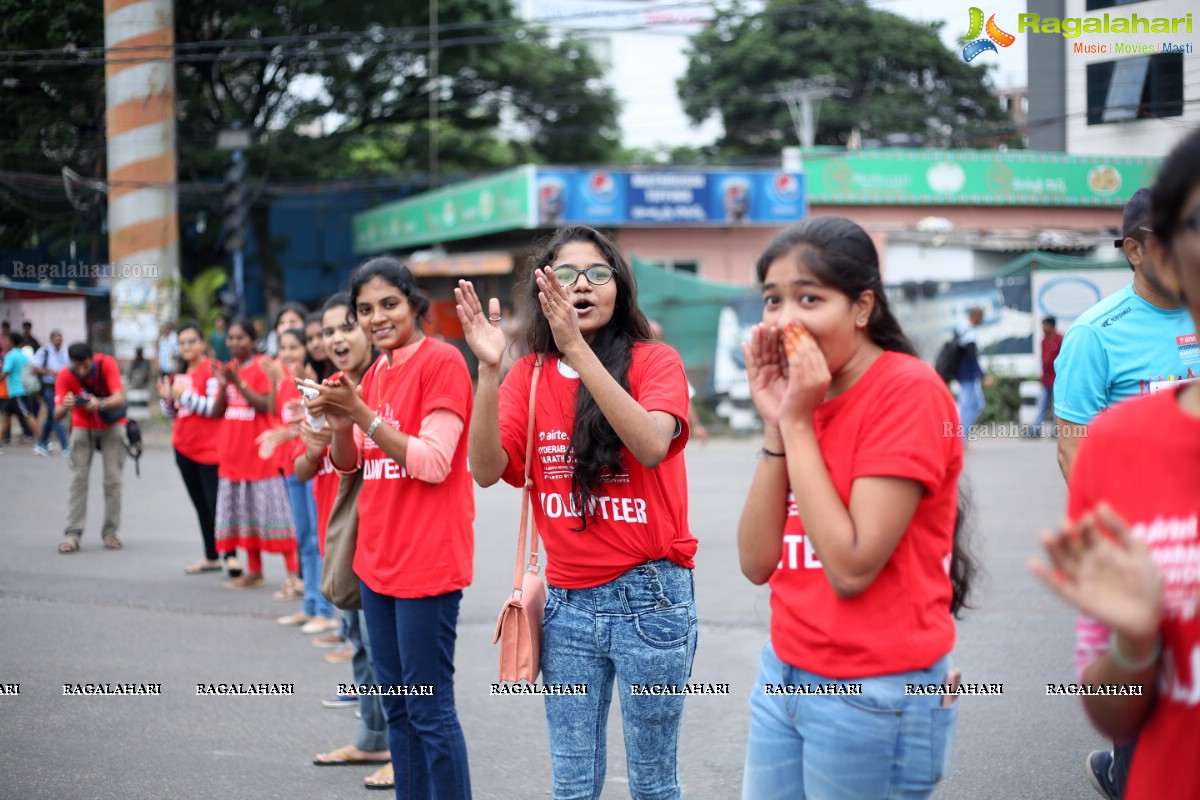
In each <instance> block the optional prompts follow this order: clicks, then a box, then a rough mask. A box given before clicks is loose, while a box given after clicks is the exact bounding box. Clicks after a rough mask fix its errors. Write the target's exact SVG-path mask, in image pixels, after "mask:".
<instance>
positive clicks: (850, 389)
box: [738, 217, 982, 800]
mask: <svg viewBox="0 0 1200 800" xmlns="http://www.w3.org/2000/svg"><path fill="white" fill-rule="evenodd" d="M757 270H758V277H759V280H760V281H761V282H762V287H763V289H762V292H763V321H762V323H761V324H760V325H757V326H755V328H754V330H753V333H752V339H751V342H750V343H749V344H747V345H743V351H744V353H745V356H746V365H747V373H748V377H749V381H750V392H751V396H752V397H753V399H754V403H755V405H756V406H757V408H758V411H759V414H760V416H761V417H762V419H763V424H764V428H765V432H764V440H763V448H762V454H761V458H760V460H759V463H758V467H757V469H756V470H755V472H754V478H753V481H752V483H751V486H750V494H749V497H747V499H746V505H745V508H744V509H743V511H742V517H741V521H740V522H739V524H738V553H739V556H740V561H741V567H742V572H743V573H744V574H745V575H746V577H747V578H749V579H750V581H751V582H752V583H754V584H756V585H759V584H763V583H768V582H769V583H770V586H771V636H770V640H769V641H768V642H767V644H766V646H765V647H764V648H763V652H762V662H761V668H760V671H759V675H758V680H757V681H756V682H755V686H754V689H753V691H752V693H751V697H750V709H751V720H750V735H749V742H748V745H747V750H746V768H745V772H744V779H743V784H742V787H743V788H742V797H743V798H744V800H785V798H786V799H788V800H790V799H791V798H797V797H799V798H804V797H814V798H838V800H880V798H899V797H904V798H922V797H929V796H930V795H931V794H932V792H933V790H934V788H935V787H936V786H937V784H938V782H939V781H941V779H942V777H943V776H944V775H945V774H946V771H947V766H948V763H949V760H950V746H951V743H952V741H953V731H954V725H955V719H956V717H957V713H958V708H957V706H956V705H954V703H953V699H954V698H953V697H952V696H951V697H947V698H943V697H941V696H938V695H911V696H910V695H909V694H908V693H907V692H906V686H908V685H911V684H921V685H925V684H937V685H945V684H949V683H952V682H953V677H952V676H951V663H950V652H951V650H952V649H953V647H954V640H955V624H954V615H955V613H956V612H957V611H958V610H959V609H960V608H962V607H963V605H964V603H965V599H966V596H967V593H968V591H969V588H970V577H971V574H972V572H973V571H974V566H973V564H972V562H971V559H970V557H969V556H968V555H967V554H966V551H965V548H964V546H963V541H962V535H961V527H962V522H963V517H962V513H961V511H960V507H959V494H958V479H959V475H960V473H961V471H962V463H963V453H962V440H961V439H960V438H959V437H958V436H955V435H953V433H952V431H953V430H954V423H955V421H956V414H955V410H954V405H953V400H952V399H951V397H950V393H949V392H948V391H947V390H946V386H945V383H944V382H943V381H942V380H941V378H939V377H938V375H937V373H935V372H934V371H933V369H932V368H931V367H930V366H929V365H928V364H926V363H925V362H923V361H921V360H920V359H919V358H917V356H916V353H915V350H914V348H913V346H912V344H911V343H910V342H909V341H908V339H907V337H906V336H905V335H904V332H903V331H902V330H901V329H900V325H899V323H898V322H897V321H896V319H895V317H894V316H893V314H892V312H891V309H890V308H889V306H888V301H887V295H886V294H885V293H884V290H883V283H882V280H881V277H880V273H879V257H878V254H877V253H876V250H875V246H874V244H873V243H872V242H871V237H870V236H869V235H868V234H867V233H866V231H864V230H863V229H862V228H861V227H859V226H858V225H856V224H855V223H853V222H851V221H850V220H848V219H844V218H841V217H813V218H809V219H806V220H804V221H803V222H799V223H796V224H794V225H792V226H790V227H788V228H786V229H785V230H784V231H782V232H781V233H780V234H778V235H777V236H776V237H775V239H774V240H773V241H772V242H771V244H770V245H769V246H768V247H767V249H766V251H765V252H764V253H763V254H762V256H760V257H759V259H758V264H757ZM981 318H982V314H981V313H979V314H977V315H973V319H974V322H973V323H972V324H974V325H977V324H978V322H979V319H981ZM847 682H849V683H850V684H851V685H852V686H854V687H858V686H861V695H858V694H857V693H856V696H854V697H852V698H850V697H841V696H812V697H804V696H790V695H787V694H784V693H782V692H780V693H778V694H768V692H767V688H768V687H772V686H779V685H785V686H787V685H791V686H803V685H814V686H817V685H822V684H831V683H836V684H839V685H845V684H846V683H847ZM946 701H949V702H946Z"/></svg>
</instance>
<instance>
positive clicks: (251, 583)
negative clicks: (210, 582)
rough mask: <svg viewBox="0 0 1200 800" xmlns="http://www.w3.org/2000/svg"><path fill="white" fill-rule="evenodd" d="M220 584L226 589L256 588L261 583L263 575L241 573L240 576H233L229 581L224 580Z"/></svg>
mask: <svg viewBox="0 0 1200 800" xmlns="http://www.w3.org/2000/svg"><path fill="white" fill-rule="evenodd" d="M221 585H222V586H224V587H225V588H226V589H257V588H258V587H259V586H262V585H263V577H262V575H259V576H257V577H253V576H250V575H243V576H242V577H240V578H234V579H233V580H231V581H225V582H224V583H222V584H221Z"/></svg>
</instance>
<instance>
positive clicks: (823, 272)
mask: <svg viewBox="0 0 1200 800" xmlns="http://www.w3.org/2000/svg"><path fill="white" fill-rule="evenodd" d="M785 257H792V258H796V259H799V260H802V261H803V262H804V264H805V266H807V267H808V268H809V269H810V270H811V271H812V273H813V274H814V275H816V277H817V279H818V280H820V281H821V283H823V284H825V285H826V286H828V287H830V288H831V289H836V290H838V291H840V292H842V293H843V294H844V295H846V296H847V297H849V298H850V302H852V303H853V302H854V301H856V300H858V298H859V297H861V296H862V293H863V292H865V291H867V290H870V291H871V293H872V294H874V296H875V305H874V307H873V308H872V309H871V317H870V319H869V320H868V321H867V335H868V336H869V337H870V338H871V341H873V342H874V343H875V344H877V345H878V346H879V347H881V348H882V349H884V350H892V351H894V352H897V353H905V354H907V355H910V356H915V355H916V354H917V351H916V348H914V347H913V345H912V342H910V341H909V339H908V337H907V336H905V335H904V331H903V329H901V327H900V323H899V322H898V321H897V320H896V317H895V315H894V314H892V309H891V307H890V306H889V305H888V300H887V295H886V294H885V293H884V291H883V277H882V275H881V274H880V272H879V253H878V251H877V250H876V249H875V244H874V242H872V241H871V237H870V236H868V235H867V232H866V231H864V230H863V229H862V228H861V227H860V226H859V225H858V224H856V223H854V222H852V221H850V220H848V219H846V218H845V217H809V218H808V219H805V220H801V221H800V222H796V223H793V224H792V225H789V226H788V227H787V228H784V229H783V230H782V231H780V232H779V233H778V234H776V236H775V238H774V239H772V240H771V243H770V244H769V245H767V249H766V250H765V251H763V254H762V255H761V256H759V259H758V263H757V265H756V270H757V272H758V280H759V283H762V282H763V281H765V280H766V277H767V270H768V269H770V267H771V265H772V264H773V263H775V262H776V261H777V260H779V259H780V258H785ZM972 516H973V515H972V514H971V501H970V498H969V496H968V494H967V492H966V490H965V489H964V488H963V487H962V485H961V484H960V485H959V487H958V512H957V514H955V518H954V537H953V547H952V549H951V554H950V586H951V589H952V595H951V599H950V613H951V614H953V615H954V616H958V615H959V613H960V612H961V611H962V610H963V609H965V608H970V607H971V606H970V605H969V604H968V602H967V600H968V597H969V595H970V592H971V584H972V583H973V582H974V579H975V575H976V573H977V572H978V570H979V567H978V566H977V564H976V560H975V556H974V554H973V553H972V552H971V542H970V538H971V528H970V522H971V518H972Z"/></svg>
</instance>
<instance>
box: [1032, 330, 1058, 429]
mask: <svg viewBox="0 0 1200 800" xmlns="http://www.w3.org/2000/svg"><path fill="white" fill-rule="evenodd" d="M1062 339H1063V337H1062V334H1061V333H1059V332H1058V320H1056V319H1055V318H1054V317H1046V318H1045V319H1043V320H1042V379H1041V382H1040V385H1041V391H1040V393H1039V394H1038V404H1037V411H1035V412H1034V415H1033V435H1034V437H1035V438H1039V439H1040V438H1041V436H1042V422H1044V421H1045V419H1046V415H1047V414H1049V413H1051V412H1053V410H1054V359H1056V358H1058V351H1059V350H1061V349H1062Z"/></svg>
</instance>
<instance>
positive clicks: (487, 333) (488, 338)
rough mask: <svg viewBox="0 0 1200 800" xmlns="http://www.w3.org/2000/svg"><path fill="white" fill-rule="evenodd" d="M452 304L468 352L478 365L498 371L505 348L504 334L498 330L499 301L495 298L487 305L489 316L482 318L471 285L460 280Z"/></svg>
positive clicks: (485, 315) (482, 314) (478, 303)
mask: <svg viewBox="0 0 1200 800" xmlns="http://www.w3.org/2000/svg"><path fill="white" fill-rule="evenodd" d="M454 300H455V303H456V304H455V306H454V310H455V311H456V312H457V313H458V321H459V322H460V323H461V324H462V327H463V336H464V337H466V340H467V346H468V347H470V348H471V352H472V353H474V354H475V357H476V358H478V359H479V363H480V364H485V365H487V366H489V367H499V366H500V360H501V358H503V356H504V348H505V347H506V346H507V341H506V339H505V337H504V331H503V330H501V329H500V301H499V300H497V299H496V298H495V297H493V298H492V299H491V300H490V301H488V313H487V314H484V313H483V304H482V303H481V302H480V300H479V295H477V294H475V287H474V285H472V283H471V282H470V281H462V280H460V281H459V282H458V287H457V288H456V289H455V290H454Z"/></svg>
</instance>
